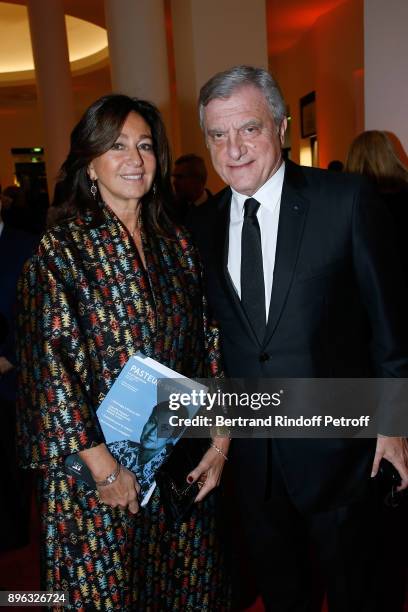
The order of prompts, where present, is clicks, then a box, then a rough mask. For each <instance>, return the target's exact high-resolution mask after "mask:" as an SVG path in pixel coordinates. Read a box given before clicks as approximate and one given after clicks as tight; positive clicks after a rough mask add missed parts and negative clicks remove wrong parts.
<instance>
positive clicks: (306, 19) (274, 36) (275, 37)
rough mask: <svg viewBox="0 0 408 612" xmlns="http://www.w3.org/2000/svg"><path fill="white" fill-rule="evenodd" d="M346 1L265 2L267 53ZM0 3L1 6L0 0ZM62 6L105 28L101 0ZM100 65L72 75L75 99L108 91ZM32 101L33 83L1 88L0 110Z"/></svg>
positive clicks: (71, 0) (73, 0)
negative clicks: (86, 72) (95, 91)
mask: <svg viewBox="0 0 408 612" xmlns="http://www.w3.org/2000/svg"><path fill="white" fill-rule="evenodd" d="M36 1H39V2H41V1H42V0H36ZM173 1H177V2H184V1H186V2H187V1H188V0H173ZM220 1H221V2H222V0H220ZM346 1H348V0H266V5H267V27H268V41H269V54H270V55H274V54H276V53H280V52H282V51H284V50H285V49H288V48H289V47H290V46H292V45H293V44H294V43H295V42H296V41H297V40H298V39H299V38H300V36H301V35H302V34H303V32H305V31H306V30H307V29H309V28H310V27H311V26H312V25H313V24H314V22H315V21H316V19H318V18H319V17H320V16H321V15H323V14H324V13H326V12H328V11H330V10H332V9H333V8H336V7H337V6H338V5H340V4H342V3H343V2H346ZM8 3H9V4H14V5H23V6H24V5H26V0H8ZM1 4H3V3H2V2H1V1H0V5H1ZM63 7H64V12H65V14H66V15H70V16H72V17H77V18H79V19H81V20H83V21H87V22H89V23H91V24H95V25H97V26H100V27H101V28H104V27H105V13H104V0H63ZM1 26H2V24H1V19H0V41H1V39H2V36H3V34H2V32H1ZM0 44H1V43H0ZM1 48H2V47H1ZM0 55H3V53H2V52H1V53H0ZM104 64H105V65H103V62H102V63H101V62H100V63H99V64H98V65H95V69H94V70H93V69H91V71H89V72H88V74H83V73H81V74H79V73H78V74H77V75H75V74H74V78H73V87H74V91H75V93H76V96H77V97H78V96H81V95H83V96H86V94H87V92H88V93H89V94H90V93H91V92H92V89H93V87H95V89H97V90H99V89H105V90H106V91H109V85H110V75H109V66H108V62H107V60H105V63H104ZM1 85H2V83H1V80H0V86H1ZM3 85H4V83H3ZM35 99H36V89H35V84H34V81H32V83H31V84H27V81H25V84H21V85H17V84H16V83H11V84H9V86H7V87H4V86H3V87H2V88H1V96H0V108H1V107H3V110H6V108H11V107H12V106H13V105H16V106H25V105H27V104H32V103H33V100H35Z"/></svg>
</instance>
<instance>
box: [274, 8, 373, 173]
mask: <svg viewBox="0 0 408 612" xmlns="http://www.w3.org/2000/svg"><path fill="white" fill-rule="evenodd" d="M363 26H364V24H363V0H350V1H349V2H347V3H345V4H342V5H340V6H339V7H338V8H337V9H334V10H333V11H331V12H330V13H326V14H325V15H323V16H322V17H320V18H319V19H318V20H317V21H316V23H315V25H314V26H313V28H311V29H310V30H309V31H308V32H306V33H305V34H304V35H303V36H302V38H301V39H300V40H299V41H298V43H297V44H296V45H295V46H294V47H293V48H291V49H290V50H289V51H287V52H285V53H282V54H280V55H279V56H275V57H271V58H270V68H271V71H272V72H273V73H274V74H275V75H276V77H277V79H278V81H279V83H280V84H281V87H282V90H283V94H284V96H285V98H286V101H287V103H288V104H289V107H290V112H291V115H292V118H293V119H292V125H291V136H292V159H294V160H295V161H299V152H300V146H301V141H300V116H299V114H300V113H299V100H300V98H301V97H302V96H304V95H306V94H308V93H309V92H311V91H316V119H317V136H318V144H319V166H320V167H323V168H325V167H327V164H328V162H329V161H330V160H332V159H340V160H342V161H344V160H345V157H346V153H347V150H348V147H349V144H350V142H351V141H352V139H353V138H354V136H355V135H356V134H357V133H358V132H359V131H361V130H362V129H363V78H362V69H363V65H364V48H363V44H364V43H363V33H364V29H363Z"/></svg>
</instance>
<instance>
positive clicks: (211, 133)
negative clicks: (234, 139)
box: [207, 119, 263, 136]
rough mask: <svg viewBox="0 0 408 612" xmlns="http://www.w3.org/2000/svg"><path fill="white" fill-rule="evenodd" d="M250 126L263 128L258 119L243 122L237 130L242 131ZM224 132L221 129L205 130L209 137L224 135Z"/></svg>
mask: <svg viewBox="0 0 408 612" xmlns="http://www.w3.org/2000/svg"><path fill="white" fill-rule="evenodd" d="M251 125H255V126H257V127H262V126H263V122H262V121H261V120H260V119H248V121H245V123H243V124H242V125H240V126H239V128H238V130H242V129H245V128H246V127H249V126H251ZM226 131H228V130H223V129H222V128H216V127H215V128H210V129H208V130H207V134H209V135H210V136H212V135H213V134H218V133H219V134H224V133H225V132H226Z"/></svg>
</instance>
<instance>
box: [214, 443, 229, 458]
mask: <svg viewBox="0 0 408 612" xmlns="http://www.w3.org/2000/svg"><path fill="white" fill-rule="evenodd" d="M210 448H213V449H214V450H215V451H217V453H218V454H219V455H221V457H223V458H224V460H225V461H228V457H227V455H226V454H225V453H224V451H222V450H221V449H220V448H219V447H218V446H217V445H216V444H214V442H211V444H210Z"/></svg>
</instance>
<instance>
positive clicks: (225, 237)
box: [217, 189, 261, 345]
mask: <svg viewBox="0 0 408 612" xmlns="http://www.w3.org/2000/svg"><path fill="white" fill-rule="evenodd" d="M218 210H219V217H218V223H217V232H218V236H217V243H218V247H219V251H218V252H219V253H220V252H221V253H220V254H221V257H220V261H221V282H222V284H223V285H224V287H225V288H226V290H227V293H228V295H229V297H230V300H231V302H232V304H233V307H234V308H235V310H236V312H237V314H238V316H239V318H240V320H241V322H242V324H243V325H244V327H245V329H246V331H247V333H248V334H249V335H250V336H251V337H252V338H253V339H254V340H255V341H256V342H257V343H258V344H259V345H260V344H261V343H260V342H259V339H258V337H257V335H256V333H255V330H254V329H253V327H252V325H251V322H250V321H249V320H248V317H247V316H246V314H245V311H244V309H243V308H242V305H241V300H240V299H239V297H238V294H237V292H236V290H235V287H234V284H233V282H232V280H231V276H230V273H229V271H228V247H229V222H230V211H231V191H230V189H227V190H226V191H225V195H223V196H222V199H221V200H220V202H219V209H218Z"/></svg>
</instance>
